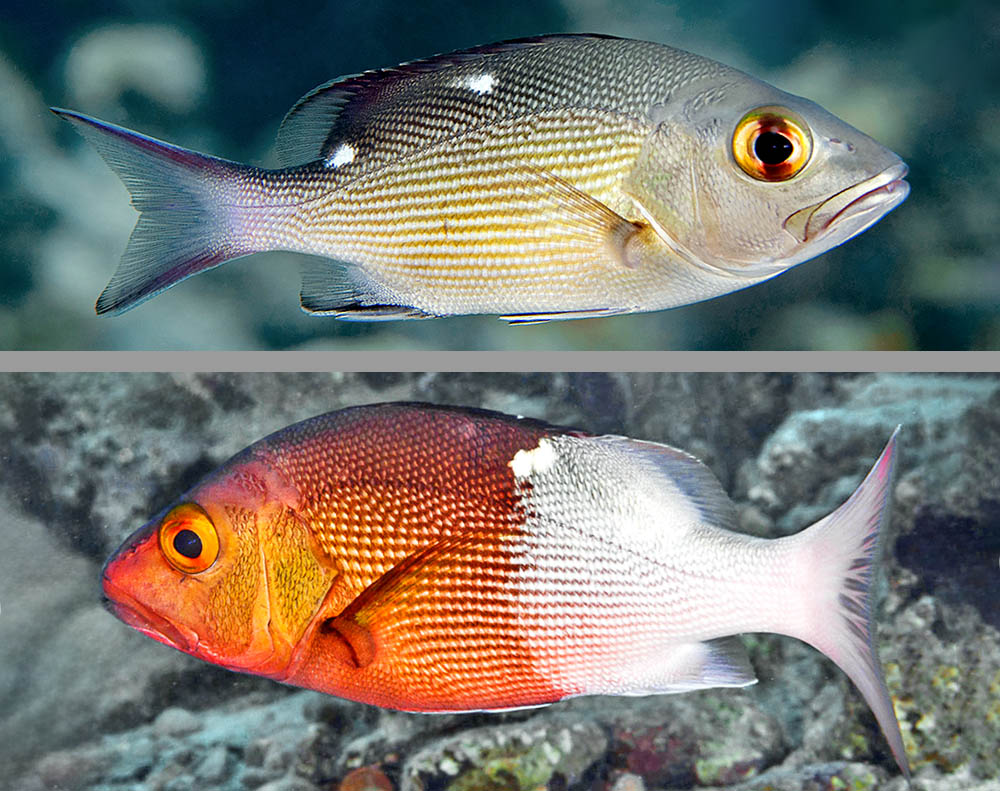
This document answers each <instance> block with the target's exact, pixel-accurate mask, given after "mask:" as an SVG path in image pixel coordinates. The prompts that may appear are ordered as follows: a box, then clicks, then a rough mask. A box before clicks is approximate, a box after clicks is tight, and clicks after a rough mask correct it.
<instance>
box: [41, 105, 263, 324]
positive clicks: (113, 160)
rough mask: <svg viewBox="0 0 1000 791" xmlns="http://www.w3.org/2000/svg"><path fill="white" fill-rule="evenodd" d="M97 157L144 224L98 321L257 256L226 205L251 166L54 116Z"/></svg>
mask: <svg viewBox="0 0 1000 791" xmlns="http://www.w3.org/2000/svg"><path fill="white" fill-rule="evenodd" d="M52 112H54V113H55V114H56V115H58V116H59V117H61V118H65V119H66V120H67V121H69V122H70V123H72V124H73V126H75V127H76V129H77V130H78V131H79V132H80V133H81V134H82V135H83V136H84V137H85V138H87V140H88V141H89V142H90V143H91V144H92V145H93V146H94V147H95V148H96V149H97V151H98V153H100V155H101V156H102V157H103V158H104V160H105V161H106V162H107V163H108V165H109V166H110V167H111V169H112V170H114V171H115V173H117V174H118V177H119V178H121V180H122V181H123V182H124V184H125V186H126V187H127V188H128V191H129V192H130V193H131V194H132V205H133V206H135V208H136V209H137V210H138V211H139V219H138V221H137V222H136V225H135V229H134V230H133V231H132V236H131V238H130V239H129V241H128V247H126V249H125V253H124V254H123V255H122V259H121V263H120V264H119V265H118V270H117V271H116V272H115V274H114V276H113V277H112V278H111V282H110V283H108V285H107V287H106V288H105V289H104V291H103V292H102V293H101V296H100V297H98V300H97V312H98V313H124V312H125V311H126V310H130V309H131V308H134V307H135V306H136V305H138V304H139V303H141V302H144V301H145V300H147V299H149V298H150V297H153V296H155V295H156V294H159V293H160V292H161V291H163V290H165V289H167V288H170V286H172V285H174V284H175V283H178V282H180V281H181V280H183V279H184V278H186V277H190V276H191V275H194V274H197V273H198V272H203V271H205V270H206V269H211V268H212V267H215V266H218V265H219V264H221V263H224V262H225V261H228V260H230V259H231V258H236V257H238V256H241V255H246V254H248V253H251V252H254V250H253V249H251V248H250V246H249V245H248V244H247V243H246V241H245V240H244V239H242V238H241V234H240V233H239V229H238V223H237V222H234V216H235V215H234V213H233V210H234V208H235V207H234V206H232V205H227V198H228V196H229V195H230V194H231V193H232V192H233V186H234V184H235V180H236V177H237V176H238V174H239V173H240V172H241V171H245V170H247V167H246V166H245V165H240V164H239V163H236V162H230V161H228V160H225V159H218V158H216V157H211V156H208V155H206V154H199V153H197V152H195V151H189V150H187V149H185V148H180V147H179V146H174V145H170V144H169V143H164V142H162V141H160V140H155V139H153V138H151V137H146V136H145V135H141V134H139V133H137V132H133V131H131V130H128V129H124V128H123V127H120V126H115V125H113V124H107V123H104V122H103V121H98V120H97V119H96V118H90V117H89V116H86V115H82V114H80V113H75V112H72V111H71V110H61V109H57V108H52Z"/></svg>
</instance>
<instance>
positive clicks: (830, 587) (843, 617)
mask: <svg viewBox="0 0 1000 791" xmlns="http://www.w3.org/2000/svg"><path fill="white" fill-rule="evenodd" d="M898 433H899V428H897V429H896V430H895V431H894V432H893V434H892V437H890V439H889V442H888V444H887V445H886V446H885V449H884V450H883V451H882V455H881V456H879V458H878V461H876V462H875V465H874V466H873V467H872V469H871V471H870V472H869V473H868V475H867V476H866V477H865V479H864V480H863V481H862V482H861V485H860V486H858V488H857V489H856V490H855V491H854V493H853V494H852V495H851V496H850V498H849V499H848V500H847V502H845V503H844V504H843V505H842V506H840V507H839V508H838V509H837V510H836V511H834V512H833V513H831V514H829V515H828V516H826V517H824V518H823V519H821V520H819V521H818V522H816V523H815V524H814V525H812V526H810V527H809V528H807V529H806V530H804V531H803V532H802V533H800V534H799V535H798V536H795V537H794V538H796V539H800V540H801V541H802V543H803V544H804V545H805V548H806V553H805V557H807V558H808V561H807V567H806V571H807V576H808V577H809V578H810V579H811V581H812V582H811V584H808V588H809V590H810V591H811V592H812V593H814V594H815V597H816V598H815V599H814V600H813V601H812V602H811V605H812V606H813V607H814V608H815V610H814V612H815V615H814V616H812V617H809V618H808V619H807V620H808V625H807V626H805V627H804V629H803V632H802V633H800V634H798V635H797V636H798V637H800V638H802V639H804V640H806V641H807V642H809V643H811V644H812V645H813V646H815V647H816V648H818V649H819V650H820V651H822V652H823V653H824V654H826V655H827V656H828V657H830V659H832V660H833V661H834V662H836V663H837V665H838V666H839V667H840V668H841V670H843V671H844V672H845V673H846V674H847V675H848V677H849V678H850V679H851V681H853V682H854V684H855V686H857V688H858V689H859V690H860V692H861V694H862V696H864V699H865V701H866V702H867V703H868V705H869V707H871V710H872V712H873V713H874V714H875V718H876V719H877V720H878V723H879V725H880V726H881V727H882V732H883V733H884V734H885V737H886V739H887V741H888V742H889V747H890V748H891V750H892V754H893V757H894V758H895V759H896V763H898V764H899V768H900V769H901V770H902V772H903V775H904V776H905V777H906V778H907V779H909V777H910V768H909V764H908V762H907V758H906V751H905V749H904V747H903V737H902V735H901V733H900V730H899V723H898V722H897V721H896V714H895V711H894V709H893V705H892V699H891V698H890V696H889V690H888V689H887V687H886V684H885V679H884V677H883V674H882V665H881V663H880V662H879V659H878V653H877V651H876V649H875V635H874V621H873V619H872V600H871V599H872V590H871V586H872V579H873V572H874V568H875V563H876V561H877V557H878V551H879V545H880V537H879V536H880V531H881V528H882V526H883V525H884V524H885V522H886V521H887V518H888V514H889V501H890V494H891V489H892V473H893V467H894V464H895V456H896V435H897V434H898Z"/></svg>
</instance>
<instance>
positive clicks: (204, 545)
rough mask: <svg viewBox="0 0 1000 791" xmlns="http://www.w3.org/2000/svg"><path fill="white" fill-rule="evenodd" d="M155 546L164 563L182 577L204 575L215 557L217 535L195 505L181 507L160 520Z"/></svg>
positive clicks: (198, 506)
mask: <svg viewBox="0 0 1000 791" xmlns="http://www.w3.org/2000/svg"><path fill="white" fill-rule="evenodd" d="M159 542H160V551H161V552H163V556H164V557H165V558H166V559H167V562H168V563H170V565H171V566H173V567H174V568H175V569H177V570H178V571H180V572H183V573H184V574H198V573H200V572H202V571H205V570H206V569H208V568H211V566H212V564H214V563H215V561H216V558H218V557H219V534H218V531H216V529H215V525H214V524H213V523H212V520H211V519H210V518H209V516H208V514H206V513H205V511H204V510H203V509H202V507H201V506H200V505H197V504H195V503H182V504H181V505H178V506H177V507H175V508H172V509H171V510H170V512H169V513H168V514H167V515H166V516H165V517H163V521H162V522H161V523H160V530H159Z"/></svg>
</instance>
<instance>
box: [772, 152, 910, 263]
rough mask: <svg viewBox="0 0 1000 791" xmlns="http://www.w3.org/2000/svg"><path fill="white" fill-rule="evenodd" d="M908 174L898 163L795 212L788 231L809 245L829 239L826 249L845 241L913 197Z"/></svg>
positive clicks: (905, 167)
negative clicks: (908, 196) (909, 196)
mask: <svg viewBox="0 0 1000 791" xmlns="http://www.w3.org/2000/svg"><path fill="white" fill-rule="evenodd" d="M908 172H909V168H907V166H906V163H905V162H897V163H896V164H894V165H892V166H890V167H888V168H886V169H885V170H883V171H882V172H881V173H879V174H877V175H875V176H873V177H872V178H870V179H868V180H866V181H862V182H860V183H859V184H855V185H854V186H853V187H848V188H847V189H845V190H841V191H840V192H838V193H837V194H836V195H833V196H832V197H829V198H827V199H826V200H823V201H820V202H819V203H815V204H813V205H812V206H806V207H805V208H804V209H800V210H799V211H797V212H795V213H794V214H792V215H791V216H789V217H788V218H787V219H786V220H785V223H784V227H785V230H786V231H788V232H789V233H790V234H791V235H792V236H794V237H795V238H796V239H798V240H799V241H800V242H803V243H806V244H808V243H812V242H815V241H817V240H818V239H822V238H829V242H828V245H827V249H829V248H830V247H833V246H834V245H838V244H840V243H841V242H846V241H847V240H848V239H850V238H851V237H852V236H857V235H858V234H859V233H861V232H862V231H864V230H867V229H868V228H870V227H871V226H872V225H874V224H875V223H876V222H878V221H879V220H880V219H882V218H883V217H884V216H885V215H886V214H888V213H889V212H890V211H892V210H893V209H895V208H896V207H897V206H898V205H899V204H900V203H902V202H903V201H904V200H906V196H907V195H909V194H910V185H909V183H908V182H906V181H905V180H904V179H905V178H906V174H907V173H908Z"/></svg>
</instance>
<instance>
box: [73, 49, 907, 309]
mask: <svg viewBox="0 0 1000 791" xmlns="http://www.w3.org/2000/svg"><path fill="white" fill-rule="evenodd" d="M55 112H56V113H58V114H59V115H60V116H62V117H63V118H65V119H67V120H68V121H71V122H72V123H73V124H74V125H75V126H76V128H77V129H78V130H79V131H80V132H81V133H82V134H83V135H84V136H85V137H86V138H87V139H88V140H89V141H90V142H91V143H93V144H94V146H95V147H96V148H97V150H98V151H99V152H100V153H101V155H102V156H103V157H104V158H105V160H107V162H108V164H109V165H110V166H111V167H112V168H113V169H114V170H115V172H117V173H118V175H119V176H120V177H121V179H122V181H124V182H125V185H126V186H127V187H128V189H129V191H130V192H131V193H132V203H133V205H134V206H135V208H136V209H138V210H139V212H140V216H139V220H138V222H137V224H136V227H135V230H134V231H133V232H132V238H131V239H130V241H129V244H128V247H127V248H126V250H125V254H124V255H123V257H122V261H121V264H120V266H119V268H118V271H117V272H116V273H115V275H114V277H112V279H111V282H110V283H109V284H108V286H107V288H105V290H104V292H103V293H102V294H101V296H100V298H99V299H98V301H97V312H98V313H106V312H111V313H119V312H122V311H125V310H128V309H130V308H132V307H134V306H135V305H137V304H139V303H140V302H142V301H143V300H146V299H149V298H150V297H152V296H154V295H155V294H157V293H159V292H161V291H163V290H164V289H166V288H169V287H170V286H172V285H174V284H175V283H177V282H179V281H181V280H183V279H184V278H186V277H189V276H191V275H194V274H197V273H198V272H201V271H204V270H206V269H210V268H211V267H214V266H218V265H219V264H222V263H224V262H225V261H228V260H230V259H232V258H238V257H240V256H244V255H248V254H250V253H254V252H259V251H264V250H293V251H298V252H303V253H311V254H313V255H315V256H323V257H324V258H322V259H321V258H313V259H310V260H309V262H308V263H306V264H305V270H304V275H303V281H302V306H303V308H304V309H305V310H307V311H310V312H314V313H323V314H330V315H334V316H337V317H340V318H348V319H359V320H372V319H387V318H394V319H398V318H423V317H428V316H446V315H453V314H463V313H497V314H501V315H503V316H504V317H505V318H507V319H508V320H510V321H544V320H547V319H559V318H579V317H584V316H601V315H611V314H615V313H630V312H634V311H646V310H661V309H663V308H669V307H674V306H677V305H684V304H687V303H691V302H697V301H699V300H703V299H708V298H710V297H714V296H718V295H720V294H726V293H729V292H730V291H735V290H737V289H741V288H745V287H746V286H749V285H753V284H754V283H759V282H761V281H763V280H766V279H768V278H770V277H773V276H775V275H777V274H779V273H781V272H783V271H785V270H786V269H788V268H789V267H791V266H794V265H795V264H799V263H801V262H803V261H807V260H809V259H810V258H813V257H815V256H817V255H819V254H820V253H823V252H825V251H826V250H829V249H830V248H831V247H833V246H835V245H838V244H840V243H841V242H844V241H846V240H847V239H850V238H851V237H852V236H854V235H856V234H858V233H861V232H862V231H863V230H865V229H866V228H868V227H869V226H870V225H872V224H873V223H875V222H877V221H878V220H879V219H880V218H881V217H882V216H883V215H884V214H885V213H886V212H888V211H890V210H891V209H893V208H894V207H896V206H898V205H899V204H900V202H902V201H903V199H904V198H905V197H906V195H907V193H908V192H909V185H908V184H907V183H906V181H904V180H903V179H904V177H905V176H906V165H905V164H904V163H903V162H902V160H900V158H899V157H897V156H896V155H895V154H894V153H892V152H891V151H889V150H888V149H886V148H885V147H883V146H881V145H879V144H878V143H877V142H875V141H874V140H872V139H871V138H870V137H868V136H867V135H865V134H863V133H862V132H859V131H858V130H857V129H854V128H853V127H851V126H850V125H848V124H846V123H844V122H843V121H841V120H840V119H839V118H836V117H834V116H833V115H831V114H830V113H828V112H826V111H825V110H823V109H822V108H821V107H819V106H817V105H816V104H814V103H812V102H809V101H806V100H805V99H801V98H799V97H797V96H792V95H790V94H788V93H785V92H783V91H780V90H778V89H776V88H773V87H772V86H770V85H767V84H766V83H763V82H761V81H760V80H757V79H754V78H753V77H751V76H749V75H747V74H744V73H743V72H740V71H737V70H736V69H733V68H730V67H728V66H724V65H723V64H721V63H718V62H716V61H713V60H709V59H708V58H703V57H700V56H698V55H693V54H691V53H689V52H684V51H682V50H678V49H673V48H671V47H666V46H663V45H661V44H653V43H650V42H645V41H630V40H627V39H618V38H612V37H608V36H583V35H577V36H543V37H539V38H532V39H522V40H518V41H508V42H502V43H500V44H491V45H487V46H482V47H476V48H474V49H470V50H465V51H462V52H454V53H451V54H448V55H439V56H436V57H433V58H428V59H426V60H420V61H416V62H414V63H408V64H404V65H402V66H399V67H397V68H393V69H386V70H383V71H377V72H368V73H366V74H362V75H360V76H356V77H349V78H345V79H342V80H335V81H333V82H330V83H328V84H326V85H321V86H320V87H318V88H316V89H315V90H313V91H312V92H310V93H309V94H307V95H306V96H304V97H303V98H302V99H301V100H300V101H299V102H298V103H297V104H296V105H295V106H294V107H293V108H292V109H291V111H290V112H289V113H288V115H287V117H286V118H285V121H284V123H283V124H282V126H281V130H280V131H279V133H278V151H279V154H280V155H281V157H282V163H283V165H284V167H282V168H281V169H278V170H264V169H261V168H255V167H250V166H248V165H242V164H239V163H237V162H230V161H227V160H223V159H218V158H216V157H211V156H206V155H204V154H199V153H196V152H194V151H188V150H185V149H183V148H179V147H177V146H173V145H170V144H168V143H162V142H160V141H158V140H154V139H152V138H149V137H146V136H144V135H140V134H137V133H135V132H131V131H129V130H127V129H123V128H121V127H118V126H113V125H111V124H107V123H104V122H102V121H98V120H96V119H94V118H89V117H87V116H85V115H81V114H79V113H75V112H72V111H69V110H55Z"/></svg>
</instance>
